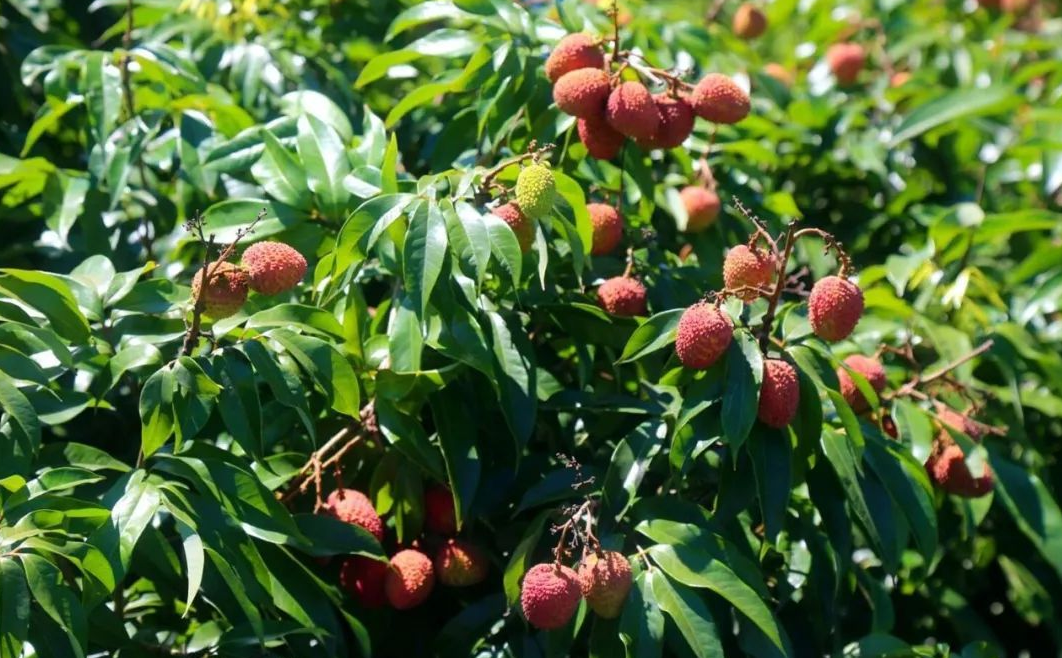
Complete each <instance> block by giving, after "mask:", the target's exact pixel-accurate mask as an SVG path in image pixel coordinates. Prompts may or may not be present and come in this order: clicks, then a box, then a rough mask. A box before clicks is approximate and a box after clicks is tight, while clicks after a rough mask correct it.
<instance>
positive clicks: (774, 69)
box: [763, 62, 796, 87]
mask: <svg viewBox="0 0 1062 658" xmlns="http://www.w3.org/2000/svg"><path fill="white" fill-rule="evenodd" d="M763 72H764V73H766V74H767V75H769V76H771V77H772V78H774V79H775V80H777V81H778V82H781V83H782V84H783V85H785V86H786V87H792V86H793V83H794V82H796V79H795V77H794V76H793V72H792V71H790V70H789V69H787V68H786V67H784V66H782V65H781V64H779V63H778V62H770V63H769V64H767V65H766V66H764V67H763Z"/></svg>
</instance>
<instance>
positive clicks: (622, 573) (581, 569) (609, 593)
mask: <svg viewBox="0 0 1062 658" xmlns="http://www.w3.org/2000/svg"><path fill="white" fill-rule="evenodd" d="M631 583H632V577H631V565H630V563H629V562H628V561H627V557H626V556H625V555H623V554H622V553H620V552H618V551H608V550H603V549H601V548H600V547H597V548H596V549H595V550H593V551H590V552H587V554H586V555H585V556H583V559H582V560H581V561H580V563H579V566H578V570H575V569H572V568H571V567H567V566H564V565H563V564H561V563H560V562H559V561H557V562H543V563H541V564H536V565H535V566H533V567H531V568H530V569H528V571H527V573H526V574H525V575H524V582H523V585H522V587H521V589H520V607H521V608H522V609H523V611H524V617H525V618H526V619H527V621H528V623H530V624H531V625H532V626H534V627H535V628H539V629H542V630H553V629H557V628H561V627H563V626H565V625H567V624H568V622H569V621H570V620H571V618H572V615H574V614H575V611H576V610H578V609H579V602H580V601H581V600H582V599H584V598H585V599H586V603H587V605H589V606H590V609H591V610H593V611H594V613H595V614H597V616H599V617H601V618H603V619H615V618H616V617H619V616H620V613H621V612H622V611H623V604H624V603H625V602H626V601H627V595H628V593H629V592H630V591H631Z"/></svg>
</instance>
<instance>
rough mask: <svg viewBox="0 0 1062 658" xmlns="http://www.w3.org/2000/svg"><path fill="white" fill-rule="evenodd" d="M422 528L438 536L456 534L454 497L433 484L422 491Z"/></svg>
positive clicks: (438, 485) (444, 488) (445, 489)
mask: <svg viewBox="0 0 1062 658" xmlns="http://www.w3.org/2000/svg"><path fill="white" fill-rule="evenodd" d="M424 526H425V527H426V528H427V529H428V530H429V531H431V532H434V533H436V534H440V535H452V534H454V533H456V532H457V516H456V514H455V512H454V495H453V493H451V492H450V490H449V489H448V488H446V487H444V486H442V485H441V484H433V485H431V486H430V487H428V488H427V489H425V490H424Z"/></svg>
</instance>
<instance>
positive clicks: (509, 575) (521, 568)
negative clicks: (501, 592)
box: [502, 510, 553, 606]
mask: <svg viewBox="0 0 1062 658" xmlns="http://www.w3.org/2000/svg"><path fill="white" fill-rule="evenodd" d="M551 514H553V510H544V511H542V512H540V513H539V515H538V516H536V517H535V518H534V520H533V521H531V523H529V524H528V525H527V528H525V529H524V534H523V536H522V537H521V538H520V543H519V544H517V546H516V548H515V549H514V550H513V554H512V556H511V557H510V558H509V563H508V564H506V565H505V575H504V576H503V577H502V583H503V587H504V588H505V600H506V601H507V602H508V603H509V605H510V606H512V605H516V603H517V601H519V600H520V581H521V580H523V578H524V574H525V573H527V570H528V568H530V566H531V565H532V564H534V562H535V557H534V552H535V547H536V546H538V541H539V539H540V538H541V537H542V532H543V530H545V528H546V521H548V520H549V517H550V515H551Z"/></svg>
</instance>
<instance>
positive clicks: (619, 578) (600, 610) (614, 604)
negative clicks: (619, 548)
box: [579, 551, 632, 619]
mask: <svg viewBox="0 0 1062 658" xmlns="http://www.w3.org/2000/svg"><path fill="white" fill-rule="evenodd" d="M631 582H632V579H631V565H630V563H629V562H628V561H627V558H626V556H624V555H623V554H622V553H619V552H616V551H602V552H601V553H588V554H587V555H586V556H585V557H584V558H583V560H582V562H581V563H580V564H579V586H580V588H581V589H582V592H583V597H584V598H586V602H587V604H588V605H589V606H590V609H591V610H593V611H594V612H595V613H597V616H598V617H602V618H604V619H615V618H616V617H619V615H620V612H622V611H623V604H624V603H625V602H626V601H627V594H628V593H629V592H630V591H631Z"/></svg>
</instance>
